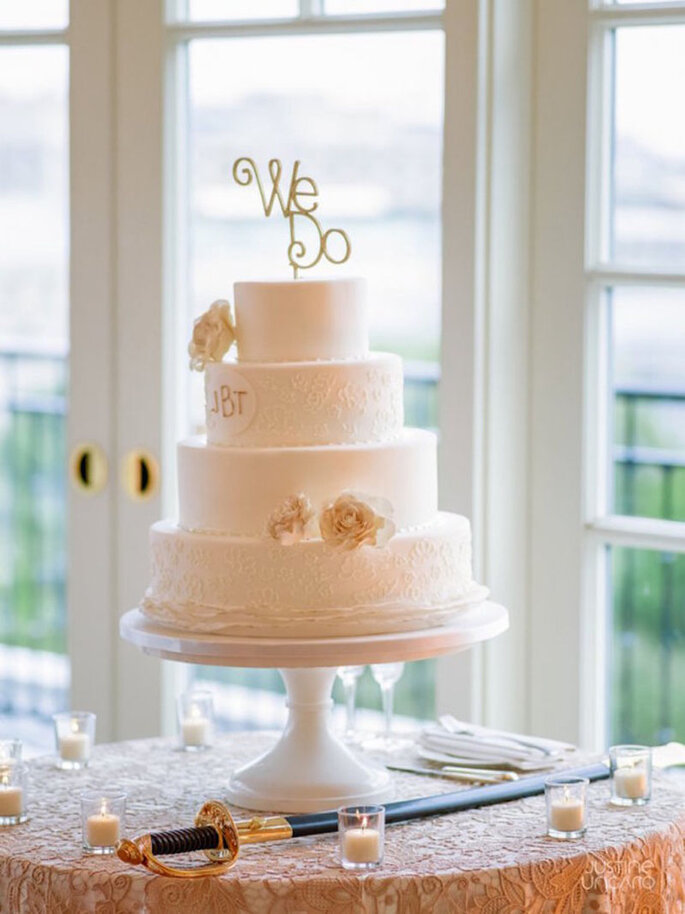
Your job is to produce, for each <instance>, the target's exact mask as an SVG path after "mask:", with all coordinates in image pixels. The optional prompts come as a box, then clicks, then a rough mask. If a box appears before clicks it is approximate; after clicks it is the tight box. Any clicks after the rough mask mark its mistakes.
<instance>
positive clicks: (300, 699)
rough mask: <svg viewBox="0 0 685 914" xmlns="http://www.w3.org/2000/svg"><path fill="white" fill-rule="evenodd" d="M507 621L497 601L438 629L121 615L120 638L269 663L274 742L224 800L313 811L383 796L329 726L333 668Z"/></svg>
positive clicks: (160, 653) (387, 659) (397, 656)
mask: <svg viewBox="0 0 685 914" xmlns="http://www.w3.org/2000/svg"><path fill="white" fill-rule="evenodd" d="M508 627H509V614H508V613H507V610H506V609H504V607H503V606H499V605H498V604H496V603H490V602H483V603H479V604H478V605H476V606H473V607H470V608H468V609H465V610H463V611H462V612H461V613H460V614H459V615H458V616H457V617H456V618H455V620H454V622H453V623H452V624H450V625H447V626H442V627H440V628H431V629H425V630H423V631H414V632H401V633H399V634H391V635H372V636H366V637H358V638H311V639H300V638H233V637H229V636H221V635H202V634H194V633H191V632H182V631H178V630H175V629H170V628H166V627H164V626H162V625H157V624H155V623H153V622H151V621H149V620H148V619H146V618H145V616H143V614H142V613H141V612H140V610H137V609H133V610H131V611H130V612H127V613H126V614H125V615H124V616H123V617H122V618H121V623H120V631H121V636H122V638H124V639H125V640H126V641H130V642H131V643H132V644H135V645H136V646H137V647H140V648H142V650H143V651H145V652H146V653H148V654H153V655H155V656H157V657H162V658H164V659H166V660H179V661H184V662H185V663H199V664H208V665H211V666H237V667H257V668H262V669H264V668H270V667H271V668H273V667H276V668H278V670H279V672H280V674H281V676H282V677H283V681H284V682H285V687H286V692H287V700H286V703H287V706H288V712H289V714H288V721H287V723H286V726H285V729H284V731H283V733H282V735H281V737H280V739H279V740H278V742H277V743H276V745H275V746H274V747H273V748H272V749H270V750H269V751H268V752H266V753H264V754H263V755H261V756H260V757H259V758H257V759H255V760H254V761H253V762H250V763H249V764H248V765H244V766H243V767H242V768H239V769H238V770H237V771H235V772H234V773H233V776H232V777H231V779H230V782H229V785H228V790H227V794H228V798H229V800H231V802H233V803H235V804H237V805H238V806H243V807H245V808H246V809H254V810H259V811H278V812H283V813H289V812H300V813H306V812H319V811H321V810H324V809H334V808H335V807H336V806H343V805H344V806H350V805H356V804H364V803H377V802H383V801H384V800H386V799H387V798H388V795H389V790H390V778H389V775H388V773H387V771H386V770H385V769H382V768H378V767H373V766H370V765H368V764H366V763H365V762H363V761H362V760H361V759H360V758H359V757H357V756H356V755H354V754H353V753H352V752H350V750H349V749H348V748H347V747H346V746H344V745H343V744H342V743H341V742H340V740H339V739H338V738H337V737H336V736H335V734H333V733H332V732H331V730H330V729H329V717H330V715H329V711H330V708H331V705H332V700H331V689H332V687H333V682H334V680H335V675H336V670H337V668H338V667H339V666H348V665H357V664H367V663H391V662H394V661H400V660H403V661H406V660H425V659H426V658H428V657H438V656H440V655H441V654H453V653H457V652H458V651H463V650H467V649H468V648H470V647H472V646H473V645H474V644H477V643H479V642H481V641H486V640H488V639H489V638H494V637H495V636H496V635H499V634H500V633H501V632H503V631H506V629H507V628H508Z"/></svg>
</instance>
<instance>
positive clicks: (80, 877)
mask: <svg viewBox="0 0 685 914" xmlns="http://www.w3.org/2000/svg"><path fill="white" fill-rule="evenodd" d="M274 738H275V737H274V736H273V735H266V734H246V733H241V734H235V735H232V736H230V737H228V738H225V739H224V740H223V741H222V742H221V743H220V744H219V745H218V746H217V747H216V748H215V749H212V750H211V751H208V752H205V753H201V754H192V755H191V754H185V753H181V752H178V751H176V750H175V749H174V748H173V746H172V745H171V744H170V743H169V742H167V741H164V740H144V741H138V742H128V743H117V744H112V745H107V746H100V747H98V748H97V751H96V754H95V757H94V760H93V764H92V766H91V768H89V769H88V771H86V772H77V773H72V772H60V771H57V770H56V769H55V768H54V767H52V763H51V760H49V759H47V758H45V759H38V760H36V761H34V762H32V763H31V781H32V797H31V807H30V812H31V820H30V821H29V822H28V823H26V824H25V825H21V826H16V827H13V828H4V829H0V912H1V914H86V912H88V914H91V912H95V914H181V912H182V914H229V912H230V914H233V912H240V914H244V912H250V914H253V912H256V914H261V912H264V914H314V912H316V914H327V912H345V914H353V912H354V914H356V912H361V911H369V912H373V914H391V912H392V914H415V912H419V911H421V912H423V911H426V912H428V911H430V912H433V914H447V912H454V914H457V912H458V914H471V912H474V914H475V912H480V914H519V912H524V911H525V912H531V914H574V912H588V914H589V912H593V914H595V912H605V914H623V912H625V914H629V912H630V914H652V912H653V914H657V912H659V914H667V912H668V914H675V912H685V853H684V843H683V838H684V836H685V795H683V793H681V792H680V791H679V789H678V787H677V786H676V785H674V784H673V783H672V781H671V780H670V779H667V778H665V777H664V776H663V775H660V776H658V777H657V780H656V789H655V795H654V799H653V801H652V803H651V804H650V805H649V806H647V807H644V808H641V809H617V808H613V807H610V806H608V805H607V796H608V785H607V783H606V782H604V783H598V784H595V785H592V786H591V789H590V812H589V828H588V832H587V836H586V837H585V838H584V839H583V840H581V841H576V842H559V841H554V840H552V839H550V838H547V837H545V836H544V834H543V830H544V815H543V809H544V800H543V798H542V797H532V798H530V799H526V800H521V801H517V802H515V803H509V804H505V805H500V806H493V807H490V808H487V809H479V810H474V811H473V812H467V813H460V814H458V815H453V816H443V817H441V818H437V819H432V820H423V821H416V822H412V823H408V824H406V825H399V826H393V827H390V828H389V829H388V832H387V842H386V859H385V862H384V864H383V866H382V867H381V868H380V869H378V870H377V871H375V872H374V873H373V874H371V875H366V876H364V877H360V876H357V875H354V874H351V873H348V872H345V871H343V870H342V869H340V867H339V865H338V863H337V860H336V851H337V846H336V837H335V836H327V837H321V838H316V839H314V838H312V839H300V840H299V841H290V842H286V843H281V844H272V845H261V846H259V845H257V846H251V847H247V848H245V849H244V850H243V851H242V852H241V856H240V860H239V862H238V864H237V865H236V867H235V868H234V869H233V870H232V871H231V872H230V873H229V874H227V875H226V876H223V877H220V878H213V879H203V880H197V881H183V880H175V879H167V878H161V877H156V876H151V875H149V874H148V873H147V872H146V871H144V870H137V869H133V868H128V867H126V866H124V865H123V864H121V863H120V862H119V861H118V860H117V859H113V858H97V857H84V856H82V855H81V850H80V826H79V802H78V795H79V793H80V791H81V790H83V789H86V788H90V787H96V786H97V787H98V788H99V787H104V786H109V787H117V788H124V789H125V790H126V791H127V793H128V796H129V805H128V821H127V828H126V831H127V833H128V834H137V833H139V832H145V831H149V830H153V829H161V828H171V827H178V826H180V825H188V824H189V823H190V822H191V821H192V819H193V817H194V814H195V812H196V810H197V809H198V808H199V806H200V805H201V804H202V802H203V801H204V800H206V799H208V798H210V797H219V798H220V797H221V795H222V786H223V785H224V784H225V783H226V781H227V780H228V776H229V774H230V771H231V769H232V768H233V767H234V766H235V765H236V763H239V762H243V761H245V760H246V759H248V758H251V757H253V756H254V755H255V753H256V752H258V751H260V750H262V749H264V748H266V746H267V745H269V744H270V743H271V742H272V741H273V739H274ZM396 788H397V795H398V796H402V797H409V796H416V795H419V794H426V793H438V792H442V791H445V790H452V789H454V785H453V784H452V783H450V782H447V781H443V780H438V779H428V778H420V777H416V776H412V775H399V776H398V777H397V782H396Z"/></svg>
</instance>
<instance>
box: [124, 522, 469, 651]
mask: <svg viewBox="0 0 685 914" xmlns="http://www.w3.org/2000/svg"><path fill="white" fill-rule="evenodd" d="M179 533H180V535H176V536H175V535H163V536H159V537H155V536H153V539H152V544H151V557H152V576H151V586H150V588H149V590H148V592H147V594H146V596H145V599H144V601H143V603H142V608H143V611H144V612H145V613H146V615H148V616H149V617H151V618H154V619H155V620H157V621H159V622H162V623H164V624H167V625H171V626H173V627H177V628H182V629H188V630H193V631H198V632H214V633H224V634H238V633H242V634H250V633H252V634H254V633H257V634H259V633H263V632H264V631H265V630H266V628H268V630H269V631H275V632H278V631H287V632H289V633H290V634H291V635H296V634H297V633H298V632H300V633H302V634H310V635H325V634H337V635H341V634H371V633H377V632H381V631H401V630H408V629H417V628H423V627H425V626H426V625H428V624H430V625H440V624H442V623H443V622H445V621H447V620H448V619H449V618H451V617H452V616H453V615H454V613H455V611H457V610H458V609H459V608H461V607H460V605H459V604H460V601H463V600H464V599H465V597H466V596H467V594H468V593H469V592H470V591H471V590H472V588H473V581H472V578H471V547H470V541H469V540H468V539H467V538H464V539H463V540H458V539H457V538H450V537H431V538H425V539H421V538H418V539H416V540H415V541H414V542H413V543H412V544H411V545H409V546H408V545H407V543H406V542H405V543H401V544H400V548H393V543H391V544H390V545H389V546H388V547H387V548H385V549H372V548H370V547H362V548H360V549H358V550H355V551H354V552H347V553H339V552H336V551H334V550H331V549H329V548H327V547H326V545H325V544H323V543H320V542H315V543H303V544H300V545H296V546H292V547H291V548H289V549H284V548H283V547H281V546H280V545H279V544H278V543H275V542H268V541H266V542H265V541H262V542H261V543H258V542H257V541H254V540H252V541H250V540H246V541H244V542H240V541H223V542H221V541H217V540H214V539H213V538H211V537H209V538H203V537H201V536H196V537H193V536H192V535H188V534H183V533H181V532H180V531H179ZM194 538H195V539H197V542H193V539H194ZM257 557H259V561H258V560H257ZM265 627H266V628H265Z"/></svg>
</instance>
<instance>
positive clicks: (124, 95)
mask: <svg viewBox="0 0 685 914" xmlns="http://www.w3.org/2000/svg"><path fill="white" fill-rule="evenodd" d="M162 17H163V9H162V4H161V3H159V4H158V3H156V2H150V3H145V4H138V3H134V2H116V3H115V2H110V0H72V2H71V12H70V25H69V30H68V40H69V46H70V50H71V61H72V64H71V65H72V79H71V98H70V102H71V110H70V114H71V135H70V140H71V149H70V152H71V225H72V231H71V263H72V267H71V303H70V314H71V320H70V337H71V366H70V369H71V370H70V391H69V395H70V412H69V446H70V450H71V451H72V452H73V451H74V450H75V449H77V448H78V447H79V446H80V445H81V444H83V443H86V444H88V443H91V442H92V443H95V444H96V445H97V446H99V448H100V449H101V450H102V452H103V454H104V457H105V459H106V461H107V464H108V473H107V482H106V484H105V486H104V488H103V489H102V491H100V492H97V493H95V494H89V493H87V492H84V491H83V490H82V489H80V488H76V487H74V486H71V487H70V495H69V531H70V537H69V573H68V582H69V604H68V610H69V633H70V638H69V645H70V652H71V658H72V704H73V705H74V706H78V707H85V708H89V709H92V710H95V711H97V713H98V730H99V738H100V739H112V738H122V737H132V736H143V735H149V734H154V733H157V732H159V729H160V721H161V706H162V702H161V687H162V676H161V674H160V666H159V662H158V661H157V660H152V659H151V658H148V657H146V656H144V655H143V654H142V653H140V652H139V651H136V650H135V649H133V648H132V647H130V646H129V645H127V644H124V643H123V642H122V641H121V640H120V638H119V635H118V621H119V617H120V615H121V614H122V613H123V612H124V611H125V610H126V609H129V608H131V607H133V606H135V605H137V603H138V601H139V600H140V597H141V594H142V593H143V592H144V589H145V587H146V582H147V577H148V547H147V535H148V528H149V526H150V524H151V523H152V522H153V521H154V520H156V519H157V518H158V517H159V516H160V515H161V514H162V498H161V494H160V493H161V487H160V485H159V483H160V480H162V481H163V479H164V472H165V466H164V460H163V447H162V440H163V428H164V421H165V416H164V413H163V410H164V404H165V398H164V397H163V396H162V386H163V367H162V366H163V354H164V350H165V345H166V337H165V328H164V320H163V318H164V307H163V301H164V288H163V268H162V249H163V231H162V224H163V209H162V201H163V174H164V172H163V155H162V150H163V136H162V111H163V88H162V87H163V77H164V51H163V37H162V29H161V23H162ZM158 468H161V474H160V472H158Z"/></svg>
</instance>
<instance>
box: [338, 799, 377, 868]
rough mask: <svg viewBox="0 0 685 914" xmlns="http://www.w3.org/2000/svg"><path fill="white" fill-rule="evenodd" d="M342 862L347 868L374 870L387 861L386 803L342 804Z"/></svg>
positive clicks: (339, 838) (339, 831)
mask: <svg viewBox="0 0 685 914" xmlns="http://www.w3.org/2000/svg"><path fill="white" fill-rule="evenodd" d="M338 840H339V842H340V862H341V863H342V865H343V867H344V868H345V869H346V870H371V869H373V868H374V867H376V866H378V865H379V864H380V863H381V862H382V861H383V850H384V845H385V806H341V807H340V809H339V810H338Z"/></svg>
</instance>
